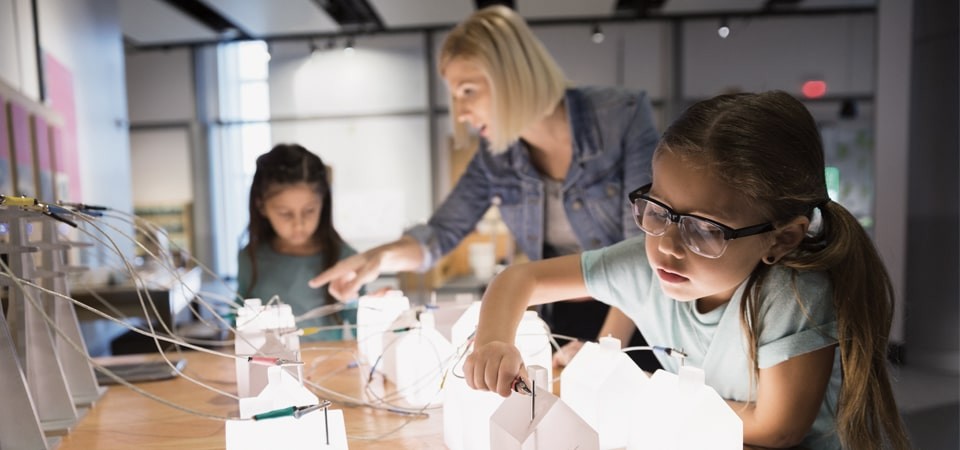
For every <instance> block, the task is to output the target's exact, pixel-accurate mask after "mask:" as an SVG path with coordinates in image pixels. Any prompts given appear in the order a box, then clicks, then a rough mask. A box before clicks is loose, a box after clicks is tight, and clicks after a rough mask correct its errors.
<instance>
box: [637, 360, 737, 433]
mask: <svg viewBox="0 0 960 450" xmlns="http://www.w3.org/2000/svg"><path fill="white" fill-rule="evenodd" d="M703 380H704V374H703V370H701V369H698V368H695V367H689V366H687V367H681V368H680V373H679V374H678V375H675V374H672V373H670V372H666V371H663V370H658V371H656V372H655V373H654V374H653V376H652V377H650V381H649V382H648V383H647V386H646V388H645V389H643V392H642V394H641V398H640V402H639V404H640V405H644V407H643V408H638V410H637V416H636V417H637V419H636V423H635V424H634V426H633V427H631V434H630V439H629V442H628V445H627V449H628V450H632V449H636V450H641V449H650V448H656V449H662V450H700V449H704V448H709V449H713V450H742V449H743V421H742V420H740V417H739V416H737V414H736V413H735V412H733V410H732V409H730V406H729V405H727V403H726V402H725V401H724V400H723V399H722V398H721V397H720V395H719V394H717V391H715V390H713V388H711V387H710V386H707V385H705V384H704V381H703ZM694 431H695V432H694Z"/></svg>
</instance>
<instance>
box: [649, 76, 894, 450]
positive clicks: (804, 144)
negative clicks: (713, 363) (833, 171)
mask: <svg viewBox="0 0 960 450" xmlns="http://www.w3.org/2000/svg"><path fill="white" fill-rule="evenodd" d="M662 152H669V153H670V154H672V155H676V156H678V157H680V158H681V159H682V160H684V162H685V163H687V164H691V165H696V166H699V167H706V168H708V169H709V170H710V171H711V173H713V174H715V176H717V177H718V178H719V179H720V180H721V181H722V182H723V183H725V184H726V185H728V186H730V187H731V188H733V189H735V190H736V191H737V192H739V193H740V194H741V195H742V196H744V197H745V198H747V199H748V201H749V203H750V206H751V207H753V208H755V209H756V210H757V211H760V212H761V213H762V214H763V215H764V216H765V218H766V219H767V220H770V221H773V222H775V223H785V222H787V221H789V220H791V219H793V218H795V217H798V216H807V217H811V218H812V217H813V213H814V211H815V209H817V208H819V210H820V213H821V215H822V221H823V222H822V231H821V232H820V233H819V234H818V235H816V236H812V237H807V238H805V239H804V241H803V242H802V243H801V244H800V246H799V247H798V248H797V249H796V250H794V251H793V252H791V253H790V254H788V255H786V256H785V257H783V259H781V260H780V262H779V264H783V265H784V266H786V267H788V268H791V269H793V270H794V276H795V275H796V273H797V271H822V272H825V273H826V274H827V275H828V277H829V279H830V282H831V285H832V288H833V305H834V308H835V310H836V315H837V332H838V336H837V339H838V341H839V348H840V359H841V368H842V374H843V381H842V384H841V387H840V398H839V404H838V405H837V411H836V414H837V431H838V433H839V436H840V440H841V442H842V444H843V447H844V448H847V449H881V448H894V449H907V448H910V444H909V442H908V440H907V437H906V433H905V431H904V428H903V423H902V421H901V419H900V415H899V413H898V411H897V407H896V403H895V401H894V398H893V393H892V390H891V388H890V380H889V376H888V374H887V361H886V355H887V340H888V335H889V332H890V325H891V323H892V317H893V289H892V285H891V284H890V279H889V277H888V275H887V271H886V269H885V268H884V265H883V262H882V261H881V260H880V256H879V254H878V253H877V250H876V248H875V247H874V245H873V242H872V241H871V240H870V237H869V236H868V235H867V233H866V232H865V231H864V229H863V228H862V227H861V226H860V223H859V222H858V221H857V220H856V218H855V217H853V215H852V214H850V212H849V211H847V210H846V209H845V208H844V207H843V206H841V205H839V204H837V203H835V202H833V201H829V198H828V196H827V187H826V180H825V175H824V157H823V144H822V141H821V139H820V133H819V131H818V129H817V125H816V122H815V121H814V119H813V117H812V116H811V115H810V112H809V111H807V109H806V108H805V107H804V106H803V104H802V103H800V102H799V101H798V100H797V99H795V98H794V97H792V96H791V95H789V94H787V93H785V92H780V91H774V92H766V93H761V94H732V95H721V96H718V97H715V98H713V99H710V100H706V101H702V102H700V103H697V104H695V105H694V106H692V107H691V108H690V109H688V110H687V111H686V112H684V114H683V115H682V116H681V117H680V118H679V119H678V120H677V121H676V122H674V123H673V125H671V126H670V128H669V129H667V131H666V132H665V133H664V136H663V139H662V140H661V144H660V146H659V147H658V149H657V154H660V153H662ZM768 267H769V266H767V265H766V264H762V263H760V264H758V265H757V268H756V269H755V270H754V272H753V274H751V276H750V280H749V281H748V288H747V291H746V292H748V293H749V294H748V296H747V298H745V299H744V301H743V303H742V308H741V311H740V312H741V324H742V326H743V328H744V330H745V331H746V333H747V336H748V339H749V342H750V344H751V345H750V346H749V348H750V349H751V354H750V359H751V364H752V369H753V372H752V373H753V376H754V378H756V377H758V376H759V369H758V366H757V360H756V356H757V355H756V347H757V337H758V336H759V335H760V326H761V318H760V317H759V311H760V310H761V309H760V306H761V305H760V303H761V302H762V301H763V299H762V298H761V297H760V295H759V293H760V288H761V286H762V284H763V279H764V275H765V274H766V273H767V269H768ZM797 301H798V302H800V303H801V304H802V301H803V300H802V299H801V298H799V297H798V298H797Z"/></svg>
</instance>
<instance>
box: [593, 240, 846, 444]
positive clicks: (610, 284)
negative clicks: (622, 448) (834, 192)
mask: <svg viewBox="0 0 960 450" xmlns="http://www.w3.org/2000/svg"><path fill="white" fill-rule="evenodd" d="M645 240H646V236H643V235H641V236H638V237H635V238H632V239H628V240H625V241H622V242H620V243H618V244H614V245H612V246H609V247H606V248H602V249H598V250H593V251H588V252H584V253H583V254H582V257H581V266H582V269H583V276H584V281H585V283H586V285H587V290H588V291H589V292H590V295H591V296H593V297H594V298H596V299H597V300H600V301H602V302H604V303H607V304H609V305H611V306H616V307H617V308H620V310H622V311H623V312H624V314H626V315H627V316H628V317H630V318H631V319H632V320H633V321H634V322H635V323H636V324H637V328H639V329H640V331H641V332H642V333H643V336H644V337H645V338H646V339H647V342H649V343H650V345H653V346H665V347H672V348H676V349H682V350H683V351H684V352H685V353H687V355H688V357H687V358H686V361H685V364H687V365H691V366H694V367H699V368H701V369H703V370H704V373H705V375H706V384H707V385H709V386H711V387H713V388H714V389H715V390H716V391H717V393H719V394H720V396H721V397H723V398H725V399H728V400H734V401H740V402H746V401H751V400H755V395H756V390H755V389H754V390H751V389H750V372H751V369H750V367H749V365H748V363H747V361H748V352H747V341H746V335H745V333H744V331H743V328H742V326H741V323H740V304H741V300H742V297H743V294H744V290H745V284H746V282H744V284H741V285H740V287H739V288H738V289H737V290H736V292H735V293H734V294H733V297H732V298H731V299H730V301H729V302H728V303H727V304H726V305H724V306H721V307H719V308H716V309H714V310H712V311H710V312H708V313H705V314H701V313H700V312H698V311H697V308H696V302H692V301H691V302H680V301H676V300H673V299H672V298H670V297H668V296H667V295H666V294H664V292H663V290H661V288H660V279H659V278H658V277H657V275H656V274H655V273H654V272H653V270H652V269H651V268H650V264H649V262H648V260H647V254H646V251H645V249H644V242H645ZM794 275H795V276H794ZM793 278H795V280H796V284H795V286H796V290H795V289H794V282H793V281H792V279H793ZM797 293H799V296H800V297H799V298H800V299H802V304H803V306H801V305H800V304H799V303H798V301H797ZM831 295H832V290H831V288H830V282H829V280H828V279H827V276H826V274H824V273H821V272H802V273H801V272H795V271H792V270H791V269H787V268H785V267H783V266H779V265H775V266H773V267H771V268H770V271H769V273H768V274H767V276H766V278H765V280H764V283H763V289H762V290H761V297H762V299H763V301H762V306H761V308H760V314H759V318H760V322H761V324H762V325H761V331H760V336H759V338H758V341H757V345H758V350H757V363H758V365H759V367H760V368H761V369H764V368H769V367H773V366H775V365H777V364H779V363H781V362H784V361H786V360H788V359H790V358H792V357H795V356H798V355H802V354H804V353H808V352H811V351H814V350H817V349H821V348H823V347H826V346H830V345H835V344H836V343H837V339H836V335H837V332H836V314H835V311H834V308H833V300H832V298H831ZM839 355H840V352H839V351H837V352H835V357H834V363H833V372H832V373H831V376H830V382H829V385H828V386H827V392H826V395H825V396H824V400H823V403H822V404H821V406H820V411H819V413H818V415H817V418H816V421H815V422H814V424H813V427H812V429H811V431H810V433H809V434H808V435H807V437H806V438H805V439H804V442H803V444H802V445H803V446H804V447H806V448H812V449H839V448H840V441H839V437H838V436H837V434H836V433H835V429H836V426H835V424H836V420H835V419H836V418H835V411H836V404H837V396H838V393H839V391H840V374H841V370H840V358H839ZM657 358H658V359H659V360H660V363H661V364H663V367H664V368H665V369H666V370H668V371H670V372H673V373H677V372H678V370H679V367H680V364H679V360H677V359H675V358H672V357H669V356H666V355H659V354H658V355H657Z"/></svg>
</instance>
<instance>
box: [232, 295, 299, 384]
mask: <svg viewBox="0 0 960 450" xmlns="http://www.w3.org/2000/svg"><path fill="white" fill-rule="evenodd" d="M294 330H296V322H295V320H294V317H293V311H292V310H291V309H290V305H285V304H274V305H269V306H264V305H263V304H262V302H261V300H260V299H259V298H254V299H246V300H244V306H243V307H242V308H240V309H239V310H238V311H237V336H236V339H234V351H235V353H236V355H237V356H267V357H273V358H282V359H286V360H289V361H298V360H300V337H299V336H297V334H296V333H291V331H294ZM236 369H237V396H239V397H240V398H247V397H254V396H256V395H257V394H259V393H260V391H261V390H262V389H263V388H264V386H266V385H267V367H266V366H262V365H257V364H250V363H249V362H247V361H245V360H243V359H237V362H236ZM286 370H287V371H289V372H290V373H291V374H292V375H294V376H296V377H297V379H302V375H303V369H302V367H301V366H289V367H287V368H286Z"/></svg>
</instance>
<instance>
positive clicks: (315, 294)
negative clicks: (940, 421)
mask: <svg viewBox="0 0 960 450" xmlns="http://www.w3.org/2000/svg"><path fill="white" fill-rule="evenodd" d="M246 250H247V249H246V248H244V249H243V250H240V254H239V255H238V257H237V262H238V265H239V270H238V271H237V292H239V293H240V295H242V296H243V297H244V298H259V299H261V300H263V301H264V303H266V302H267V301H269V300H270V298H271V297H273V296H274V295H279V296H280V301H281V302H283V303H286V304H288V305H290V307H291V309H292V310H293V315H294V316H299V315H301V314H303V313H306V312H307V311H310V310H312V309H314V308H316V307H319V306H323V305H324V304H326V300H325V298H326V294H327V289H326V287H323V288H320V289H313V288H311V287H310V286H309V285H308V284H307V282H308V281H310V279H312V278H313V277H315V276H317V274H319V273H320V272H321V269H322V264H323V254H322V253H317V254H314V255H309V256H292V255H281V254H279V253H277V252H276V251H274V250H273V249H272V248H270V246H269V245H260V246H259V247H258V248H257V283H256V285H255V286H253V289H250V279H251V277H252V268H251V265H250V257H249V256H248V255H247V251H246ZM354 254H356V251H355V250H353V249H352V248H350V246H348V245H346V244H343V245H342V246H341V247H340V258H339V259H344V258H346V257H348V256H350V255H354ZM337 315H338V317H339V319H340V322H341V323H342V322H343V321H349V322H350V323H351V324H354V325H355V324H356V323H357V310H356V302H353V303H348V304H347V308H346V309H344V310H342V311H340V312H338V313H337ZM335 325H339V323H338V321H337V316H333V315H330V316H324V317H319V318H315V319H309V320H306V321H304V322H302V323H298V324H297V326H299V327H301V328H303V327H313V326H335ZM301 339H302V340H303V341H333V340H341V339H343V333H342V331H341V330H339V329H332V330H324V331H320V332H319V333H316V334H312V335H309V336H304V337H302V338H301Z"/></svg>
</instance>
